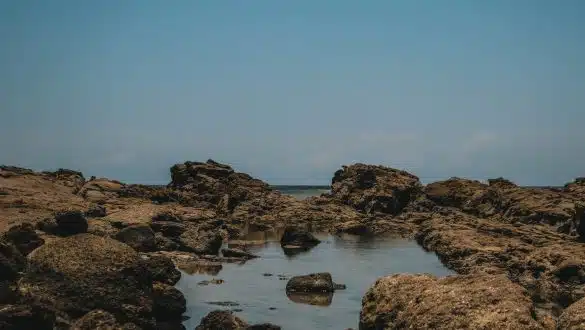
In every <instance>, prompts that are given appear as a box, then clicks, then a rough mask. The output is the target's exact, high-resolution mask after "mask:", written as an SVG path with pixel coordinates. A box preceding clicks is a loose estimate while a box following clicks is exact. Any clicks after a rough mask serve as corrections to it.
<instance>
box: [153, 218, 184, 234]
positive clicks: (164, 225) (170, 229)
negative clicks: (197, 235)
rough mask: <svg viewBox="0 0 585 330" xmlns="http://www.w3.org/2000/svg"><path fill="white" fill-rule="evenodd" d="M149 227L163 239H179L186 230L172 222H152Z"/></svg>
mask: <svg viewBox="0 0 585 330" xmlns="http://www.w3.org/2000/svg"><path fill="white" fill-rule="evenodd" d="M150 227H151V228H152V230H154V231H155V232H157V233H161V234H162V235H163V236H165V237H179V236H181V234H182V233H184V232H185V231H186V230H187V228H186V226H185V225H184V224H182V223H178V222H174V221H152V222H151V223H150Z"/></svg>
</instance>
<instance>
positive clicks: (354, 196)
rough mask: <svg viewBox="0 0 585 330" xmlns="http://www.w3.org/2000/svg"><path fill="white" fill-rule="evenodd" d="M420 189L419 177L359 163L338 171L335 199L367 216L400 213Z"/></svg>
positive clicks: (334, 184) (336, 174) (334, 186)
mask: <svg viewBox="0 0 585 330" xmlns="http://www.w3.org/2000/svg"><path fill="white" fill-rule="evenodd" d="M420 189H421V184H420V182H419V179H418V177H416V176H414V175H412V174H410V173H408V172H406V171H400V170H396V169H392V168H388V167H384V166H374V165H366V164H359V163H358V164H354V165H351V166H343V168H342V169H340V170H338V171H337V172H335V175H334V177H333V180H332V185H331V196H333V198H335V199H337V200H339V201H341V202H343V203H345V204H348V205H351V206H353V207H355V208H356V209H358V210H360V211H364V212H366V213H377V212H381V213H387V214H398V213H400V212H401V211H402V209H404V207H406V205H407V204H408V203H409V202H410V201H411V200H413V199H414V198H415V197H416V196H417V195H418V194H419V192H420Z"/></svg>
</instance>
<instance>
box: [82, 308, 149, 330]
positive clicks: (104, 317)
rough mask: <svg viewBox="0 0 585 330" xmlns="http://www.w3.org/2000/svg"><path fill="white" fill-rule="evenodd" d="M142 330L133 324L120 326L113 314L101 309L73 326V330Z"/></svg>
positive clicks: (87, 315) (92, 312) (90, 313)
mask: <svg viewBox="0 0 585 330" xmlns="http://www.w3.org/2000/svg"><path fill="white" fill-rule="evenodd" d="M94 329H100V330H101V329H103V330H140V328H139V327H138V326H137V325H135V324H133V323H126V324H123V325H121V324H119V323H118V322H117V321H116V318H115V317H114V315H112V314H111V313H108V312H106V311H104V310H101V309H96V310H93V311H91V312H89V313H87V314H85V315H84V316H83V317H81V318H79V319H78V320H77V321H75V322H74V323H73V324H72V325H71V330H94Z"/></svg>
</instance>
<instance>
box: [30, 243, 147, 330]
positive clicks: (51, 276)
mask: <svg viewBox="0 0 585 330" xmlns="http://www.w3.org/2000/svg"><path fill="white" fill-rule="evenodd" d="M29 259H30V260H29V267H28V270H27V272H26V273H25V275H24V276H23V278H22V279H21V280H20V282H19V291H20V294H21V295H22V296H23V297H26V298H27V299H32V300H34V301H46V302H50V303H51V304H52V307H53V308H55V309H57V310H60V311H63V312H65V313H67V314H69V315H71V316H73V317H80V316H82V315H84V314H86V313H88V312H90V311H92V310H95V309H103V310H105V311H107V312H110V313H112V314H113V315H114V316H115V317H116V319H117V320H119V321H121V322H123V323H124V322H131V323H135V324H136V325H138V326H140V327H143V328H146V329H149V328H153V327H154V325H153V319H152V316H151V315H152V305H153V303H152V280H151V278H150V272H149V271H148V269H147V268H146V267H145V264H144V262H143V261H142V260H141V258H140V256H139V255H138V253H137V252H136V251H134V250H133V249H132V248H131V247H129V246H128V245H126V244H123V243H121V242H118V241H116V240H113V239H110V238H107V237H98V236H94V235H92V234H79V235H74V236H70V237H66V238H62V239H56V240H52V241H50V242H47V243H45V244H44V245H43V246H41V247H40V248H38V249H36V250H35V251H34V252H33V253H31V254H30V255H29Z"/></svg>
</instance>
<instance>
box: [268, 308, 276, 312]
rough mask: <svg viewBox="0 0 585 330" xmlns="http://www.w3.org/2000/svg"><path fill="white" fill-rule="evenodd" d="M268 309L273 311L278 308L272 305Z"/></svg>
mask: <svg viewBox="0 0 585 330" xmlns="http://www.w3.org/2000/svg"><path fill="white" fill-rule="evenodd" d="M268 309H269V310H271V311H275V310H276V307H270V308H268Z"/></svg>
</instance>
